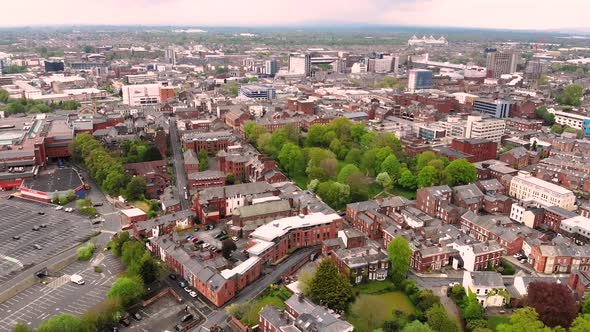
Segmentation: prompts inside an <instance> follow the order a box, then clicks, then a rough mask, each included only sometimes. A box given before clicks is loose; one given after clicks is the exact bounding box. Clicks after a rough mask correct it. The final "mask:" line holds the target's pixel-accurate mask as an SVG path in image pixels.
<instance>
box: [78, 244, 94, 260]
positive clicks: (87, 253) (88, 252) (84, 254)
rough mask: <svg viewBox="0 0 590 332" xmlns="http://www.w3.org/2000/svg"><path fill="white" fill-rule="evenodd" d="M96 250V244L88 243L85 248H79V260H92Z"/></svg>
mask: <svg viewBox="0 0 590 332" xmlns="http://www.w3.org/2000/svg"><path fill="white" fill-rule="evenodd" d="M95 249H96V246H95V245H94V243H88V244H87V245H85V246H84V247H82V248H78V250H77V251H76V252H77V253H78V260H80V261H88V260H90V258H92V255H93V254H94V250H95Z"/></svg>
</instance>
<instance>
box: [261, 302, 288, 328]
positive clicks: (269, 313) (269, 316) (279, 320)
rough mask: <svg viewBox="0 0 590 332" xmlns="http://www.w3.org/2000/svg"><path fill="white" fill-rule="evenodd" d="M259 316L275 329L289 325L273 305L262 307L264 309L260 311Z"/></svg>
mask: <svg viewBox="0 0 590 332" xmlns="http://www.w3.org/2000/svg"><path fill="white" fill-rule="evenodd" d="M259 315H260V317H261V318H264V320H266V321H268V322H269V323H270V324H271V325H272V326H274V327H275V328H277V329H279V328H280V327H281V326H285V325H289V320H287V319H286V317H285V316H284V315H283V313H282V312H281V310H280V309H279V308H277V307H275V306H274V305H266V306H264V308H262V310H260V313H259Z"/></svg>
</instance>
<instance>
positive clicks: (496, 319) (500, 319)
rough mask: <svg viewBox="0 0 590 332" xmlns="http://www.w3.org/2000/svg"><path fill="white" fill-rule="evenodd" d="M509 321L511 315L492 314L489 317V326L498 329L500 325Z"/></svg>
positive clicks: (494, 329) (493, 329)
mask: <svg viewBox="0 0 590 332" xmlns="http://www.w3.org/2000/svg"><path fill="white" fill-rule="evenodd" d="M509 322H510V316H490V317H488V328H489V329H491V330H492V331H496V328H497V327H498V325H500V324H502V323H509Z"/></svg>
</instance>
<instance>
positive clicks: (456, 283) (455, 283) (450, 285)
mask: <svg viewBox="0 0 590 332" xmlns="http://www.w3.org/2000/svg"><path fill="white" fill-rule="evenodd" d="M456 285H460V283H458V282H451V283H450V284H449V287H454V286H456Z"/></svg>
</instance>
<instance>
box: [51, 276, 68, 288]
mask: <svg viewBox="0 0 590 332" xmlns="http://www.w3.org/2000/svg"><path fill="white" fill-rule="evenodd" d="M69 280H70V275H68V274H66V275H63V276H61V277H59V278H57V279H55V280H53V281H52V282H50V283H48V284H47V287H49V288H52V289H56V288H59V287H61V286H63V285H65V284H67V283H68V281H69Z"/></svg>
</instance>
